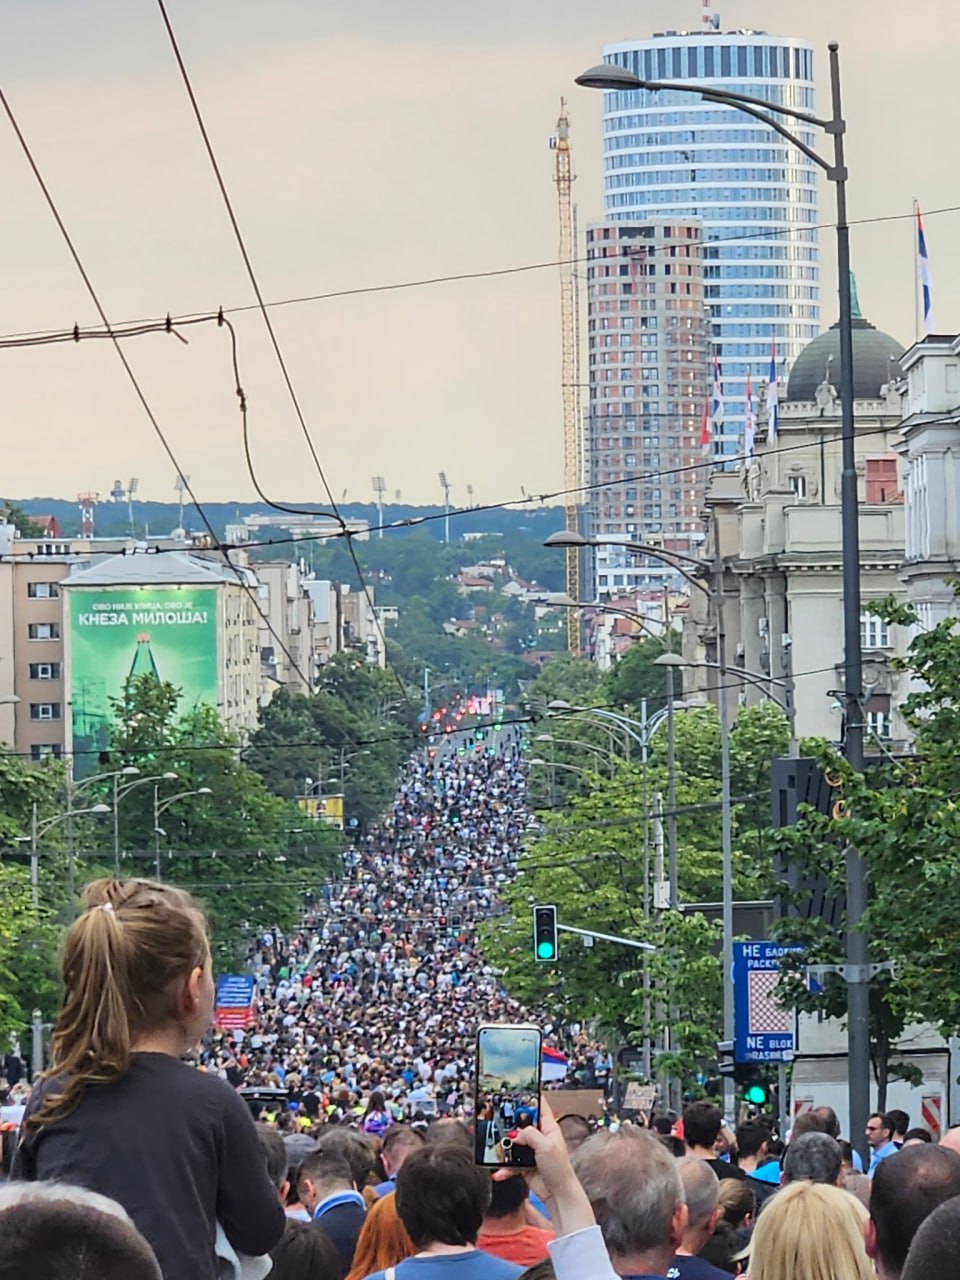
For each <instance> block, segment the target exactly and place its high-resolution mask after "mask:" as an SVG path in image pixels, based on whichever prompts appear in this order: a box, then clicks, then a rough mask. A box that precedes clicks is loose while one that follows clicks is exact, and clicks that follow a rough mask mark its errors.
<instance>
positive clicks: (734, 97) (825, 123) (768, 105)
mask: <svg viewBox="0 0 960 1280" xmlns="http://www.w3.org/2000/svg"><path fill="white" fill-rule="evenodd" d="M624 88H625V89H629V86H628V85H624ZM637 88H639V89H647V90H649V92H651V93H659V92H660V91H661V90H662V89H670V90H673V91H675V92H682V93H699V94H701V95H702V96H703V97H704V98H712V99H713V100H714V101H723V102H727V103H730V104H732V105H736V106H738V107H742V106H752V107H759V108H760V109H761V110H765V111H775V112H776V113H777V115H781V116H789V117H790V118H791V119H792V120H802V121H804V123H805V124H815V125H818V126H819V127H820V128H821V129H825V130H826V131H827V132H828V133H831V132H832V131H833V129H834V127H835V122H834V121H833V120H821V119H820V117H819V116H815V115H813V114H812V113H811V112H809V111H798V110H797V109H796V107H781V106H778V105H777V104H776V103H774V102H768V101H767V99H766V98H756V97H753V96H752V95H751V94H748V93H726V92H725V91H724V90H723V89H712V88H710V86H709V85H698V84H683V83H677V82H675V81H670V80H642V81H640V83H639V84H638V85H637Z"/></svg>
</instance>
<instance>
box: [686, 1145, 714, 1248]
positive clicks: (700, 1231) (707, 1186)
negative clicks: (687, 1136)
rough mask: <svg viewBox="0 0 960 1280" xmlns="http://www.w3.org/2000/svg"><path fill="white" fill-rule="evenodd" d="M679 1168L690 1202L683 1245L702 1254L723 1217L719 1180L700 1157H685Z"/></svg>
mask: <svg viewBox="0 0 960 1280" xmlns="http://www.w3.org/2000/svg"><path fill="white" fill-rule="evenodd" d="M677 1171H678V1172H679V1174H680V1181H681V1182H682V1183H683V1195H684V1199H685V1200H686V1202H687V1226H686V1229H685V1231H684V1233H683V1247H684V1249H687V1250H688V1251H689V1252H690V1253H699V1252H700V1249H701V1247H702V1246H703V1244H704V1242H705V1241H707V1240H709V1238H710V1237H711V1236H712V1235H713V1229H714V1227H715V1226H716V1225H717V1219H718V1218H719V1217H720V1209H719V1201H720V1179H719V1178H718V1177H717V1175H716V1174H715V1173H714V1172H713V1170H712V1169H711V1168H710V1166H709V1165H708V1164H707V1162H706V1160H701V1159H700V1157H699V1156H684V1157H683V1159H682V1160H678V1161H677Z"/></svg>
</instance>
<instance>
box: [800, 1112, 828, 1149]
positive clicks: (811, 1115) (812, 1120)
mask: <svg viewBox="0 0 960 1280" xmlns="http://www.w3.org/2000/svg"><path fill="white" fill-rule="evenodd" d="M821 1110H825V1108H821ZM805 1133H826V1134H828V1135H829V1136H830V1137H832V1136H833V1135H832V1134H830V1131H829V1123H828V1121H827V1120H826V1119H825V1118H824V1117H823V1116H822V1115H821V1114H820V1112H819V1111H801V1112H800V1114H799V1115H798V1116H797V1118H796V1120H794V1122H793V1128H792V1129H791V1130H790V1140H791V1142H792V1141H793V1140H794V1139H796V1138H802V1137H803V1135H804V1134H805Z"/></svg>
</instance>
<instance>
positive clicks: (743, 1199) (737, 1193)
mask: <svg viewBox="0 0 960 1280" xmlns="http://www.w3.org/2000/svg"><path fill="white" fill-rule="evenodd" d="M717 1203H718V1204H719V1205H720V1213H721V1215H722V1216H721V1221H722V1222H728V1223H729V1224H730V1226H731V1227H740V1226H743V1224H744V1220H745V1219H746V1218H753V1217H755V1216H756V1212H757V1197H756V1196H755V1195H754V1193H753V1190H752V1189H751V1187H750V1184H749V1183H748V1182H747V1180H746V1178H724V1179H722V1181H721V1182H720V1191H719V1199H718V1201H717Z"/></svg>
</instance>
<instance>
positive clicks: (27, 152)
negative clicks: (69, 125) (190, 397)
mask: <svg viewBox="0 0 960 1280" xmlns="http://www.w3.org/2000/svg"><path fill="white" fill-rule="evenodd" d="M0 105H2V106H3V109H4V112H5V113H6V116H7V119H8V120H9V121H10V125H11V128H12V129H13V131H14V134H15V135H16V138H17V142H18V143H19V144H20V149H21V151H22V152H23V154H24V157H25V158H26V161H27V164H28V165H29V166H30V169H31V171H32V172H33V176H34V177H35V178H36V180H37V184H38V186H39V187H40V190H41V192H42V193H43V197H44V199H45V201H46V203H47V207H48V208H49V210H50V212H51V214H52V215H53V219H54V221H55V222H56V224H57V228H58V229H59V231H60V235H61V236H62V238H63V241H64V243H65V244H66V246H67V249H68V251H69V253H70V256H71V257H72V258H73V261H74V265H75V266H76V268H77V271H78V272H79V274H80V278H81V279H82V281H83V284H84V287H85V288H86V290H87V293H88V294H89V295H90V300H91V301H92V303H93V305H94V307H95V308H96V310H97V314H98V315H99V316H100V321H101V323H102V325H103V328H104V330H105V335H106V336H107V337H108V338H109V339H110V341H111V342H112V344H113V348H114V350H115V351H116V353H117V356H118V357H119V359H120V363H121V364H122V365H123V368H124V372H125V373H126V375H127V378H128V379H129V381H130V384H131V386H132V387H133V390H134V392H135V394H136V396H137V399H138V400H139V401H140V404H141V406H142V407H143V411H144V413H145V414H146V415H147V418H148V420H149V422H150V425H151V426H152V427H153V430H154V432H155V434H156V436H157V439H158V440H159V441H160V444H161V446H162V447H163V450H164V452H165V453H166V455H167V457H168V459H169V460H170V463H171V465H172V466H173V467H174V469H175V471H176V473H177V475H179V476H181V477H183V475H184V473H183V469H182V467H181V466H180V463H179V461H178V460H177V457H176V455H175V454H174V452H173V448H172V446H171V444H170V442H169V440H168V439H167V437H166V434H165V432H164V430H163V428H162V427H161V426H160V423H159V421H158V419H157V416H156V414H155V413H154V412H153V409H152V408H151V406H150V402H149V401H148V400H147V397H146V394H145V393H144V390H143V388H142V387H141V386H140V382H139V380H138V379H137V376H136V374H135V373H134V371H133V367H132V365H131V364H130V362H129V360H128V359H127V357H126V353H125V352H124V350H123V347H122V345H121V343H120V338H119V336H118V334H117V332H115V331H114V329H113V328H112V326H111V324H110V321H109V320H108V319H107V313H106V311H105V310H104V307H103V304H102V303H101V301H100V296H99V294H98V293H97V291H96V289H95V288H94V286H93V282H92V280H91V279H90V276H89V275H88V273H87V269H86V267H85V266H84V265H83V260H82V259H81V257H80V254H79V252H78V250H77V248H76V246H75V245H74V243H73V239H72V238H71V236H70V233H69V231H68V230H67V226H66V223H65V222H64V221H63V218H62V217H61V215H60V210H59V209H58V207H57V204H56V201H55V200H54V199H53V196H52V194H51V192H50V189H49V187H48V186H47V184H46V182H45V180H44V177H43V175H42V173H41V172H40V168H39V166H38V164H37V162H36V160H35V159H34V156H33V152H32V151H31V149H30V146H29V144H28V143H27V140H26V137H25V136H24V134H23V131H22V130H21V128H20V125H19V123H18V121H17V118H16V116H15V115H14V113H13V108H12V107H11V106H10V102H9V100H8V99H7V96H6V93H5V92H4V90H3V88H2V87H0ZM171 325H172V322H171ZM184 489H185V491H186V492H187V493H188V494H189V496H190V500H191V502H192V503H193V505H194V507H195V508H196V511H197V514H198V515H199V516H200V519H201V520H202V521H203V524H204V526H205V528H206V530H207V533H208V534H209V535H210V538H211V540H212V543H213V545H214V546H215V547H216V549H217V550H218V551H219V552H220V554H221V555H222V556H223V559H224V562H225V564H226V565H227V567H228V568H229V569H230V571H231V572H232V573H233V575H234V577H235V578H236V579H237V581H238V583H239V584H240V587H241V589H242V590H243V591H244V593H245V594H246V596H247V598H248V599H249V600H250V601H251V602H252V604H253V606H254V608H255V609H256V611H257V613H258V614H259V615H260V618H261V620H262V622H263V623H264V625H265V627H266V628H267V631H268V632H269V634H270V635H271V636H272V638H273V639H274V640H275V641H276V643H277V646H278V647H279V649H280V651H281V652H282V653H283V654H284V656H285V657H286V658H287V661H288V662H289V663H290V666H291V668H292V669H293V670H294V671H296V673H297V675H298V676H299V677H300V679H301V680H302V681H303V682H304V685H305V686H306V688H308V689H309V688H312V684H311V682H310V681H309V680H308V679H307V677H306V676H305V675H304V673H303V671H302V670H301V669H300V666H299V664H298V663H297V661H296V659H295V658H294V656H293V654H292V653H291V652H290V650H289V649H288V648H287V646H286V644H284V642H283V639H282V637H280V636H279V635H278V634H277V632H276V631H275V629H274V627H273V624H272V622H271V621H270V617H269V615H268V614H267V613H266V612H265V610H264V609H263V608H262V607H261V605H260V602H259V600H258V599H257V594H256V592H255V591H254V590H253V588H252V587H251V586H250V584H249V582H248V581H247V579H246V574H245V573H244V571H243V570H242V569H241V568H240V567H239V566H238V565H235V564H234V563H233V561H232V560H231V559H230V554H229V550H228V549H227V547H226V546H224V544H223V543H221V541H220V539H219V538H218V536H217V533H216V530H215V529H214V527H213V524H212V522H211V520H210V518H209V516H208V515H207V513H206V511H205V510H204V509H203V507H202V506H201V505H200V503H199V502H198V500H197V496H196V494H195V493H194V492H193V489H192V488H191V486H190V483H189V481H187V480H186V478H184Z"/></svg>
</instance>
